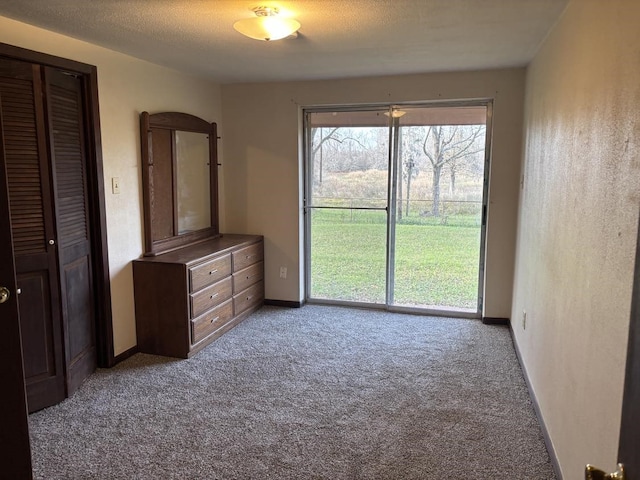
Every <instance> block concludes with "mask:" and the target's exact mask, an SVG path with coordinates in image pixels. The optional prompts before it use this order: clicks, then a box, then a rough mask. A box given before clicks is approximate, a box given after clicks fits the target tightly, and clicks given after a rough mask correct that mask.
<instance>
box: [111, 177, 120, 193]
mask: <svg viewBox="0 0 640 480" xmlns="http://www.w3.org/2000/svg"><path fill="white" fill-rule="evenodd" d="M111 191H112V192H113V193H114V194H119V193H120V178H119V177H111Z"/></svg>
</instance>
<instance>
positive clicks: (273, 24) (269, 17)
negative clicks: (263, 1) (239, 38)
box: [233, 7, 300, 42]
mask: <svg viewBox="0 0 640 480" xmlns="http://www.w3.org/2000/svg"><path fill="white" fill-rule="evenodd" d="M252 11H253V13H255V14H256V16H255V17H252V18H245V19H242V20H238V21H237V22H236V23H234V24H233V28H235V29H236V30H237V31H238V32H240V33H241V34H243V35H246V36H247V37H249V38H254V39H256V40H263V41H266V42H268V41H270V40H280V39H281V38H286V37H288V36H289V35H293V34H294V33H296V32H297V31H298V29H299V28H300V22H298V21H297V20H295V19H293V18H283V17H280V16H279V15H278V14H279V11H278V9H277V8H275V7H255V8H253V9H252Z"/></svg>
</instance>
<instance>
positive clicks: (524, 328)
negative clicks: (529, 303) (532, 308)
mask: <svg viewBox="0 0 640 480" xmlns="http://www.w3.org/2000/svg"><path fill="white" fill-rule="evenodd" d="M522 329H523V330H526V329H527V311H526V310H522Z"/></svg>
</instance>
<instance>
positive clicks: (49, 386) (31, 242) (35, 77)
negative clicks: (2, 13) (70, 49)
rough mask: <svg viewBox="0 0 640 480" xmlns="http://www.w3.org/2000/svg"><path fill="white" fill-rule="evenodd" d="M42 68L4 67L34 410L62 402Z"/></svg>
mask: <svg viewBox="0 0 640 480" xmlns="http://www.w3.org/2000/svg"><path fill="white" fill-rule="evenodd" d="M41 75H42V72H41V69H40V67H39V66H37V65H31V64H30V63H26V62H18V61H12V60H6V59H2V60H0V104H1V114H2V118H3V123H2V130H3V150H4V155H3V158H2V160H1V161H2V162H3V165H4V168H5V176H4V177H3V178H2V181H3V182H4V181H6V182H7V186H8V196H9V202H10V208H9V210H10V219H11V225H12V230H11V231H12V240H13V255H14V262H15V269H16V278H17V285H18V289H19V291H20V292H21V293H20V295H19V296H17V298H18V307H19V311H20V322H21V331H22V351H23V357H24V376H25V382H26V388H27V398H28V405H29V411H36V410H39V409H41V408H44V407H47V406H50V405H53V404H55V403H58V402H60V401H61V400H63V399H64V398H65V383H64V382H65V375H64V366H63V358H64V357H63V349H62V324H61V317H60V302H59V293H58V292H59V287H58V270H57V260H56V256H57V252H56V245H55V238H56V235H55V229H54V220H53V216H54V210H53V202H52V196H51V188H50V173H51V172H50V170H49V163H48V155H47V145H46V136H45V135H44V132H45V121H44V105H43V103H42V81H41Z"/></svg>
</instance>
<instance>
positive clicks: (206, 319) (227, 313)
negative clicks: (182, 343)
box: [191, 299, 233, 344]
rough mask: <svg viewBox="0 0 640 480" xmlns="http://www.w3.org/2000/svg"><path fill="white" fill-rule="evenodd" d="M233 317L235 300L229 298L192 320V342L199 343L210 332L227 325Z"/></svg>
mask: <svg viewBox="0 0 640 480" xmlns="http://www.w3.org/2000/svg"><path fill="white" fill-rule="evenodd" d="M232 318H233V301H232V300H231V299H229V300H227V301H226V302H224V303H223V304H222V305H218V306H217V307H215V308H214V309H213V310H210V311H208V312H207V313H205V314H204V315H202V316H200V317H198V318H196V319H195V320H191V343H192V344H195V343H198V342H199V341H200V340H202V339H203V338H205V337H207V336H208V335H209V334H211V333H213V332H215V331H216V330H218V329H219V328H220V327H223V326H224V325H226V324H227V323H228V322H229V320H231V319H232Z"/></svg>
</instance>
